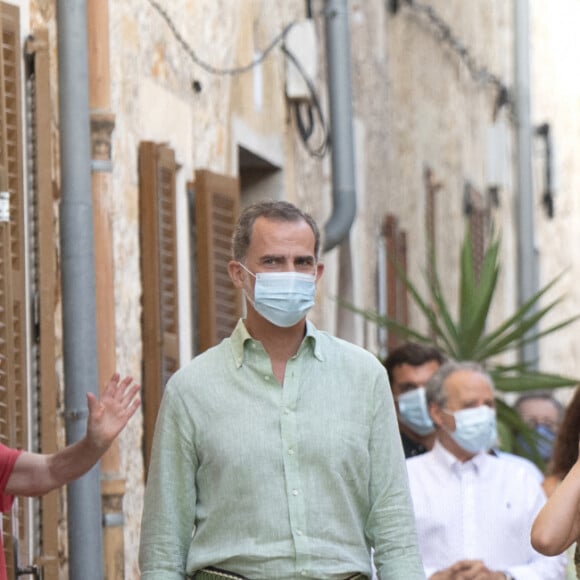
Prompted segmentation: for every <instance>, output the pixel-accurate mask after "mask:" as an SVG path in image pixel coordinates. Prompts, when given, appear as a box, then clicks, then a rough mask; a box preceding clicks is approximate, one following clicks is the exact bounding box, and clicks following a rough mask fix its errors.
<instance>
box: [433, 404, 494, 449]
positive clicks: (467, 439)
mask: <svg viewBox="0 0 580 580" xmlns="http://www.w3.org/2000/svg"><path fill="white" fill-rule="evenodd" d="M443 411H444V412H445V413H447V414H449V415H453V417H454V418H455V431H448V433H449V435H451V437H452V438H453V440H454V441H455V443H457V445H459V447H461V448H462V449H465V451H468V452H469V453H479V452H480V451H487V450H488V449H490V448H491V447H493V445H494V444H495V441H496V439H497V430H496V418H495V409H492V408H490V407H488V406H487V405H481V406H479V407H475V408H473V409H462V410H461V411H455V412H454V413H452V412H451V411H447V410H446V409H443Z"/></svg>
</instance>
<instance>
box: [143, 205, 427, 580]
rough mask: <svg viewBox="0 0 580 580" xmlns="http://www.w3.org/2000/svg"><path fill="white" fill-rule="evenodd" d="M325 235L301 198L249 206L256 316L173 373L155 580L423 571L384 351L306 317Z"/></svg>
mask: <svg viewBox="0 0 580 580" xmlns="http://www.w3.org/2000/svg"><path fill="white" fill-rule="evenodd" d="M319 246H320V235H319V231H318V227H317V225H316V223H315V222H314V221H313V220H312V218H311V217H310V216H309V215H308V214H305V213H304V212H302V211H301V210H299V209H298V208H297V207H295V206H294V205H292V204H289V203H287V202H280V201H279V202H262V203H259V204H255V205H252V206H250V207H249V208H247V209H246V210H245V211H244V212H243V213H242V215H241V217H240V220H239V222H238V225H237V228H236V231H235V233H234V237H233V243H232V248H233V259H232V261H230V262H229V264H228V271H229V275H230V277H231V279H232V281H233V283H234V285H235V286H236V287H237V288H240V289H242V290H243V292H244V294H245V297H246V306H247V314H246V317H245V319H243V320H240V321H239V322H238V325H237V327H236V328H235V330H234V331H233V333H232V335H231V336H230V337H229V338H227V339H225V340H224V341H223V342H222V343H221V344H219V345H218V346H216V347H214V348H211V349H209V350H208V351H206V352H204V353H203V354H201V355H199V356H197V357H195V358H194V359H193V360H192V361H191V362H190V363H189V364H188V365H186V366H185V367H184V368H182V369H181V370H179V371H178V372H176V373H175V374H174V375H173V377H172V378H171V379H170V381H169V383H168V384H167V387H166V390H165V394H164V398H163V402H162V405H161V409H160V411H159V416H158V420H157V425H156V430H155V437H154V443H153V450H152V457H151V465H150V469H149V474H148V480H147V488H146V492H145V505H144V512H143V522H142V529H141V546H140V558H139V559H140V566H141V574H142V575H141V578H142V580H173V579H183V578H196V579H197V580H209V579H212V578H223V577H226V578H250V579H254V580H293V579H297V578H305V579H310V580H313V579H317V580H320V579H332V580H334V579H336V580H343V579H347V578H351V579H353V580H354V579H357V580H361V579H364V578H367V577H368V578H370V577H371V574H372V571H371V563H370V549H371V547H373V548H374V550H375V563H376V567H377V572H378V576H379V578H380V579H381V580H386V579H400V580H415V579H423V578H424V574H423V567H422V564H421V561H420V557H419V553H418V548H417V539H416V534H415V527H414V525H415V524H414V517H413V512H412V505H411V500H410V496H409V490H408V482H407V473H406V468H405V463H404V456H403V452H402V448H401V441H400V437H399V432H398V428H397V418H396V415H395V411H394V407H393V400H392V395H391V391H390V389H389V386H388V381H387V377H386V372H385V369H384V368H383V366H382V365H381V364H380V362H379V361H378V360H377V359H376V358H375V357H374V356H373V355H372V354H370V353H368V352H366V351H365V350H363V349H361V348H359V347H357V346H354V345H352V344H349V343H347V342H345V341H342V340H340V339H337V338H335V337H332V336H330V335H329V334H327V333H325V332H321V331H319V330H317V329H316V328H315V327H314V326H313V325H312V324H311V323H310V322H307V321H306V314H307V312H308V310H309V309H310V308H311V307H312V305H313V304H314V295H315V287H316V282H317V281H318V279H319V278H320V276H321V275H322V271H323V265H322V264H321V263H320V262H319V261H318V251H319Z"/></svg>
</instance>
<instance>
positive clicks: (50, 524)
mask: <svg viewBox="0 0 580 580" xmlns="http://www.w3.org/2000/svg"><path fill="white" fill-rule="evenodd" d="M48 49H49V43H48V33H47V31H46V30H41V31H37V32H36V33H35V34H34V37H33V38H30V39H29V40H28V42H27V45H26V51H27V54H28V55H29V56H31V57H32V58H31V59H30V60H29V62H31V63H32V65H31V66H30V67H29V69H30V70H29V71H28V75H27V83H26V93H27V103H28V110H29V114H28V116H27V119H28V121H27V132H28V142H29V144H30V147H29V149H28V151H29V159H28V162H29V163H28V167H29V172H30V178H29V181H28V183H29V200H30V210H29V212H28V214H29V216H30V220H29V240H30V244H29V246H30V251H29V263H30V281H31V290H32V295H33V296H34V308H33V313H32V316H33V322H34V328H35V329H36V332H35V335H34V337H32V339H31V346H32V348H31V351H32V364H33V368H32V369H31V373H30V375H31V378H32V381H33V385H34V386H35V389H34V393H35V397H34V398H35V403H36V405H35V406H33V411H34V413H35V416H36V417H38V419H39V420H38V421H37V424H38V425H37V429H35V431H34V435H35V439H36V446H37V448H38V450H39V451H42V452H43V453H53V452H54V451H56V450H57V440H56V435H57V424H56V417H57V392H58V385H57V377H56V345H55V304H56V301H57V267H56V248H55V240H56V235H57V234H56V227H55V209H54V205H55V196H54V184H53V181H52V170H51V167H52V149H51V131H50V126H51V117H50V115H51V103H50V79H49V74H50V63H49V54H48ZM58 520H59V492H58V491H53V492H51V493H49V494H47V495H45V496H43V497H41V498H40V499H39V514H38V518H35V523H36V528H35V530H34V533H35V544H37V545H38V548H39V552H40V553H39V556H38V557H37V558H36V560H35V561H36V563H37V564H38V565H39V567H40V568H41V570H42V578H43V579H44V580H57V579H58V577H59V560H58ZM31 563H32V562H26V564H31ZM22 564H25V562H22Z"/></svg>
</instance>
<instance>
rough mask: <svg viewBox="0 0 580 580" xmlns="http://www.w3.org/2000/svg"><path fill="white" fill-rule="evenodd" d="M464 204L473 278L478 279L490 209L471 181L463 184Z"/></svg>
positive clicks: (481, 265)
mask: <svg viewBox="0 0 580 580" xmlns="http://www.w3.org/2000/svg"><path fill="white" fill-rule="evenodd" d="M464 205H465V213H466V214H467V219H468V220H469V229H470V232H471V252H472V255H473V269H474V272H475V279H476V280H479V276H480V275H481V269H482V267H483V257H484V255H485V245H486V238H487V232H488V228H489V222H490V209H489V207H488V206H487V205H486V202H485V199H484V197H483V195H482V194H481V193H480V192H479V191H477V190H476V189H475V188H474V187H473V186H472V185H471V183H469V182H467V183H466V184H465V191H464Z"/></svg>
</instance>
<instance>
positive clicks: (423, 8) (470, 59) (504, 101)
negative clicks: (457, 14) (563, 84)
mask: <svg viewBox="0 0 580 580" xmlns="http://www.w3.org/2000/svg"><path fill="white" fill-rule="evenodd" d="M406 4H407V5H408V6H410V7H411V8H412V9H413V10H415V11H416V12H418V13H420V14H423V15H424V16H425V17H426V18H427V19H428V20H429V21H430V22H431V24H432V25H433V27H434V28H435V29H436V30H437V31H438V32H439V37H440V39H441V41H442V42H443V43H445V44H446V45H447V46H448V47H449V48H451V50H452V51H453V52H454V53H455V54H456V55H457V56H458V57H459V59H460V60H461V61H462V62H463V63H464V64H465V66H466V67H467V70H468V71H469V74H470V75H471V78H472V79H473V80H474V81H475V82H476V83H483V84H491V85H493V86H495V87H496V90H497V93H498V96H497V99H496V104H495V108H496V109H497V108H500V107H502V106H504V105H506V106H508V108H509V111H510V115H511V116H512V117H514V116H515V104H514V102H513V99H512V96H511V93H510V91H509V89H508V87H507V86H506V84H505V83H504V82H503V81H502V80H501V79H500V77H499V76H498V75H496V74H494V73H492V72H490V71H489V69H488V68H487V67H486V66H484V65H480V64H478V63H477V61H476V60H475V57H474V56H473V55H472V54H471V52H470V50H469V49H468V48H467V46H466V45H465V44H464V43H463V42H462V41H461V40H460V38H459V37H458V36H457V35H456V34H455V33H454V32H453V30H452V29H451V27H450V26H449V24H447V22H445V20H443V18H442V17H441V16H440V15H439V14H438V13H437V12H436V11H435V9H434V8H433V7H432V6H430V5H428V4H423V3H421V2H418V1H417V0H406ZM495 115H497V110H495V111H494V117H495Z"/></svg>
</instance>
